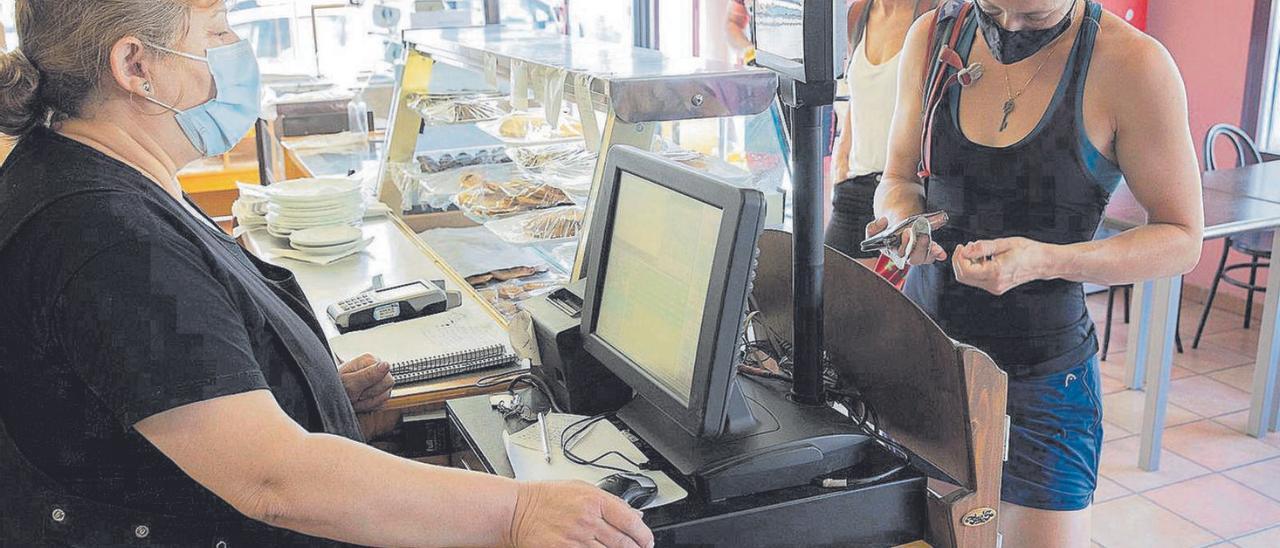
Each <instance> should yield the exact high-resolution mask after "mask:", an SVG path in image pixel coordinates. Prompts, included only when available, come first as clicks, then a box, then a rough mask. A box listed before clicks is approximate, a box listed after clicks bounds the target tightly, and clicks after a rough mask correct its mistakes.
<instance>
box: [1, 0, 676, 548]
mask: <svg viewBox="0 0 1280 548" xmlns="http://www.w3.org/2000/svg"><path fill="white" fill-rule="evenodd" d="M17 22H18V36H19V39H20V44H21V47H19V48H18V49H16V50H14V51H12V52H10V53H5V54H0V133H4V134H6V135H10V136H14V137H17V139H18V143H17V146H16V148H15V149H14V151H13V154H12V155H11V156H10V157H9V158H8V160H7V161H6V162H5V163H4V164H3V167H0V302H3V303H5V306H4V307H2V308H0V356H2V357H0V539H3V540H2V541H0V544H5V545H14V546H48V545H76V546H107V545H109V546H123V545H132V544H148V545H151V544H156V545H165V546H238V545H244V546H296V545H305V546H314V545H324V544H328V543H330V542H336V543H353V544H360V545H377V546H463V545H466V546H600V545H605V546H617V547H635V546H648V545H650V544H651V543H652V538H653V537H652V535H651V534H650V533H649V531H648V529H647V528H646V527H645V525H644V523H643V522H642V521H641V519H640V516H639V514H638V512H636V511H634V510H632V509H631V508H630V507H628V506H627V505H626V504H625V503H623V502H622V501H621V500H619V499H617V498H616V497H613V496H612V495H609V494H607V493H605V492H603V491H600V490H598V489H596V488H595V487H593V486H590V485H587V484H582V483H522V482H516V481H512V480H508V479H503V478H499V477H495V476H489V475H482V474H475V473H471V472H466V471H462V470H456V469H445V468H439V467H433V466H428V465H425V464H421V463H417V462H413V461H409V460H404V459H400V458H398V457H394V456H392V455H388V454H386V453H382V452H380V451H378V450H376V449H374V448H372V447H370V446H368V445H366V444H365V443H364V440H365V439H367V438H369V437H372V436H374V435H376V433H377V430H376V429H377V425H375V424H373V422H372V421H371V420H369V418H368V416H367V415H366V413H367V412H369V411H373V410H375V409H377V408H378V407H379V406H381V405H382V404H383V403H384V402H385V401H386V399H387V396H388V393H389V390H390V387H391V379H390V377H389V371H388V366H387V365H386V364H385V363H380V362H378V360H376V359H373V358H372V357H368V356H365V357H362V358H360V359H358V360H356V361H354V362H352V363H348V364H343V365H342V366H337V365H336V364H334V362H333V359H332V357H331V354H330V352H329V350H328V348H327V346H326V343H325V341H324V338H323V335H322V333H321V331H320V328H319V324H318V323H317V322H316V320H315V318H314V317H313V316H312V315H311V312H310V306H309V305H308V304H307V303H306V300H305V298H304V297H303V296H302V294H301V292H300V291H299V288H298V285H297V284H296V283H295V282H294V280H293V276H292V275H291V274H290V273H289V272H288V271H286V270H283V269H280V268H276V267H273V266H270V265H268V264H266V263H263V262H261V261H259V260H257V259H256V258H255V257H252V256H250V255H248V254H247V253H245V251H244V250H243V249H241V248H240V247H239V246H238V245H237V243H236V241H235V240H233V239H231V238H229V237H227V236H226V235H225V234H223V233H221V232H220V231H219V230H218V228H217V226H216V225H214V223H213V222H212V221H211V220H210V219H209V218H208V217H206V216H204V215H203V213H201V212H200V211H199V210H198V209H197V208H196V207H194V206H193V205H192V204H191V202H190V201H189V199H188V198H187V197H186V196H185V195H184V194H183V193H182V190H181V188H180V187H179V185H178V182H177V176H176V174H177V172H178V170H180V169H181V168H182V167H183V166H186V165H188V164H190V163H192V162H194V161H196V160H199V159H201V158H205V157H210V156H216V155H219V154H222V153H224V152H226V151H228V150H229V149H230V148H231V147H232V146H234V145H235V143H236V142H238V141H239V140H240V139H241V138H242V137H243V136H244V135H245V133H246V132H248V130H249V129H250V128H251V127H252V124H253V123H254V121H255V120H256V119H257V117H258V108H259V107H258V105H259V96H260V93H261V90H260V83H259V80H260V79H259V74H258V66H257V62H256V60H255V59H254V57H253V52H252V50H251V49H250V47H249V45H248V43H246V42H243V41H240V40H239V38H238V37H237V36H236V35H235V33H233V32H232V31H231V29H230V28H229V26H228V23H227V13H226V7H225V6H224V4H223V2H221V1H217V0H18V1H17Z"/></svg>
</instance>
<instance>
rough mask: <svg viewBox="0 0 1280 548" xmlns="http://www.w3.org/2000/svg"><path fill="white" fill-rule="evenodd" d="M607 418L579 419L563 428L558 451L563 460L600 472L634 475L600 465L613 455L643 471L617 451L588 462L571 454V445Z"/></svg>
mask: <svg viewBox="0 0 1280 548" xmlns="http://www.w3.org/2000/svg"><path fill="white" fill-rule="evenodd" d="M608 417H609V416H608V415H596V416H594V417H587V418H585V419H581V420H579V421H576V422H574V423H572V424H570V425H569V426H567V427H565V429H564V433H563V434H562V435H561V437H560V450H561V451H562V452H563V453H564V456H565V458H567V459H569V462H572V463H574V464H578V465H582V466H591V467H594V468H600V469H602V470H611V471H613V472H620V473H623V474H632V473H635V471H634V470H626V469H623V468H618V467H616V466H609V465H607V464H600V461H602V460H604V459H605V458H606V457H608V456H610V455H615V456H617V457H618V458H620V459H622V460H624V461H626V462H627V464H630V465H631V466H634V467H635V469H636V470H641V469H643V466H641V465H640V464H639V463H637V462H635V461H633V460H631V459H630V458H627V456H626V455H623V454H622V453H619V452H617V451H608V452H606V453H604V454H602V455H600V456H598V457H595V458H593V459H590V460H588V459H584V458H582V457H579V456H578V455H577V454H575V453H574V452H573V443H574V442H575V441H577V440H578V438H580V437H582V435H583V434H585V433H586V432H587V431H588V430H590V429H591V427H592V426H593V425H595V424H596V423H598V422H600V421H602V420H605V419H607V418H608ZM579 426H580V428H578V429H577V430H573V428H574V427H579ZM571 430H573V432H572V433H570V431H571Z"/></svg>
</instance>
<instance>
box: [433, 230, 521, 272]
mask: <svg viewBox="0 0 1280 548" xmlns="http://www.w3.org/2000/svg"><path fill="white" fill-rule="evenodd" d="M419 237H420V238H422V241H424V242H426V244H427V245H429V246H431V249H432V250H434V251H435V252H436V254H438V255H440V258H442V259H444V261H445V262H446V263H449V266H452V267H453V269H454V271H455V272H457V273H458V275H459V276H462V277H463V278H470V277H472V276H478V275H480V274H488V273H490V272H493V271H495V270H507V269H510V268H518V267H522V266H528V267H536V266H541V265H544V264H546V261H545V260H543V259H541V258H539V257H538V256H537V255H536V254H534V253H533V252H532V251H530V250H528V249H525V248H521V247H519V246H515V245H512V244H509V243H507V242H504V241H503V240H502V238H499V237H498V236H497V235H496V234H494V233H493V232H492V231H491V230H489V229H487V228H485V227H484V226H477V227H471V228H437V229H434V230H428V231H426V232H423V233H421V234H419Z"/></svg>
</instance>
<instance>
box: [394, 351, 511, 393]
mask: <svg viewBox="0 0 1280 548" xmlns="http://www.w3.org/2000/svg"><path fill="white" fill-rule="evenodd" d="M515 362H516V355H515V354H512V353H510V352H508V351H507V350H506V348H504V347H503V346H502V345H500V344H494V345H490V346H486V347H482V348H474V349H471V350H461V351H458V352H450V353H448V354H440V355H438V356H431V357H427V358H419V359H416V360H409V361H402V362H398V363H393V364H391V376H392V377H393V378H394V379H395V382H396V385H402V384H412V383H415V382H422V381H428V380H432V379H438V378H441V377H448V376H450V375H459V374H462V373H471V372H473V371H482V370H485V369H494V368H497V367H506V366H509V365H513V364H515Z"/></svg>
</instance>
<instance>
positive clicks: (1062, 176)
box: [867, 0, 1204, 547]
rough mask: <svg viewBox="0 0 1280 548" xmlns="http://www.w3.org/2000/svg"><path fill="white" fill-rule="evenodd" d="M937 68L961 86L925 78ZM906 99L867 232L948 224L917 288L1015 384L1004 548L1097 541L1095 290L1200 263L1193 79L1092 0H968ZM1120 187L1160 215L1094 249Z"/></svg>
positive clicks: (936, 22)
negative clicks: (936, 221) (913, 221)
mask: <svg viewBox="0 0 1280 548" xmlns="http://www.w3.org/2000/svg"><path fill="white" fill-rule="evenodd" d="M953 40H954V47H951V44H952V43H953ZM940 53H941V56H942V57H943V58H944V59H948V60H950V61H951V62H952V64H951V65H945V64H940V63H937V62H936V60H937V59H939V55H940ZM952 67H965V68H966V70H964V72H963V74H959V72H958V71H957V69H956V68H952ZM939 69H940V70H944V71H945V72H942V73H941V76H942V78H941V81H944V82H948V83H955V82H959V83H957V84H955V85H945V86H937V87H935V86H933V85H927V84H930V83H931V82H934V81H935V80H934V78H933V77H934V75H935V73H936V72H937V70H939ZM900 89H901V92H900V93H899V100H898V104H897V109H896V113H895V115H894V121H893V128H892V131H891V135H890V145H889V159H888V163H887V167H886V170H885V175H884V180H883V182H882V183H881V185H880V188H879V189H878V190H877V194H876V212H877V214H878V215H879V216H880V218H879V219H878V220H877V221H875V222H874V223H872V224H871V225H870V226H868V227H867V233H868V234H874V233H878V232H879V231H880V230H882V229H884V228H885V227H886V226H888V225H889V224H891V223H896V222H897V221H899V220H901V219H904V218H906V217H908V216H911V215H915V214H918V213H922V212H932V211H937V210H945V211H946V212H947V213H948V214H949V215H950V224H949V225H948V226H947V227H945V228H943V229H941V230H939V231H936V232H935V233H934V234H933V241H925V242H917V244H916V246H915V247H914V249H915V250H916V252H915V253H914V255H913V256H912V257H910V261H909V262H910V264H911V265H913V266H912V268H911V270H910V273H909V274H908V277H907V282H906V288H905V291H906V293H907V295H908V296H909V297H910V298H911V299H912V300H913V301H915V302H916V303H917V304H918V305H919V306H920V307H921V308H922V309H924V310H925V312H927V313H928V314H929V315H930V316H931V317H932V318H934V319H935V320H936V321H937V322H938V324H939V325H940V326H941V327H942V328H943V329H944V330H945V331H946V332H947V333H948V334H949V335H950V336H952V337H953V338H955V339H957V340H959V341H961V342H964V343H968V344H972V345H974V346H976V347H978V348H980V349H982V350H984V351H986V352H987V353H988V354H990V355H991V357H992V358H993V359H994V360H995V361H996V363H997V364H999V365H1000V366H1001V367H1002V368H1003V369H1004V370H1005V371H1006V372H1007V373H1008V375H1009V400H1008V413H1009V415H1010V418H1011V419H1012V425H1011V431H1010V433H1009V459H1008V461H1007V462H1006V463H1005V468H1004V476H1003V487H1002V499H1003V504H1002V505H1001V512H1000V513H999V520H1000V528H1001V530H1002V532H1003V534H1004V545H1005V546H1036V547H1045V546H1064V547H1066V546H1071V547H1076V546H1088V545H1089V529H1090V521H1089V510H1088V508H1089V506H1090V504H1091V503H1092V499H1093V492H1094V489H1095V488H1096V486H1097V476H1098V459H1099V454H1100V451H1101V449H1102V409H1101V406H1100V401H1101V394H1100V388H1099V373H1098V361H1097V358H1096V353H1097V348H1098V343H1097V338H1096V335H1095V333H1094V324H1093V322H1092V320H1091V319H1090V318H1089V314H1088V311H1087V309H1086V307H1085V300H1084V291H1083V288H1082V284H1083V283H1085V282H1091V283H1096V284H1102V285H1116V284H1123V283H1133V282H1137V281H1140V280H1145V279H1151V278H1159V277H1169V276H1177V275H1179V274H1182V273H1185V272H1187V271H1189V270H1191V268H1192V267H1194V266H1195V264H1196V262H1197V261H1198V260H1199V256H1200V248H1201V233H1202V231H1203V229H1204V215H1203V211H1202V205H1201V201H1200V176H1199V169H1198V164H1197V161H1196V156H1195V151H1194V148H1193V145H1192V140H1191V134H1190V130H1189V128H1188V125H1187V106H1186V94H1185V90H1184V87H1183V84H1182V80H1181V77H1180V75H1179V74H1178V69H1177V67H1176V66H1175V65H1174V63H1173V60H1172V59H1171V58H1170V56H1169V54H1168V52H1167V51H1166V50H1165V49H1164V47H1163V46H1161V45H1160V44H1159V43H1158V42H1156V41H1155V40H1154V39H1152V38H1150V37H1148V36H1146V35H1144V34H1142V33H1141V32H1139V31H1137V30H1136V29H1134V28H1132V27H1130V26H1129V25H1128V24H1126V23H1125V22H1124V21H1122V20H1121V19H1119V18H1117V17H1115V16H1114V15H1111V14H1109V13H1104V12H1103V11H1102V9H1101V7H1100V6H1099V5H1098V4H1096V3H1095V2H1094V1H1093V0H972V1H960V0H953V1H948V2H944V3H943V4H942V5H940V7H939V8H938V9H937V10H935V11H934V12H933V13H930V14H928V15H926V16H924V17H922V18H921V19H920V21H919V22H917V24H916V25H915V26H914V27H913V28H912V30H911V31H910V33H909V34H908V36H907V41H906V46H905V47H904V50H903V64H902V69H901V72H900ZM935 89H940V90H941V92H937V91H934V90H935ZM1122 178H1123V180H1124V181H1126V182H1127V184H1128V186H1129V188H1130V190H1131V191H1132V192H1133V195H1134V197H1135V198H1136V199H1137V201H1138V202H1139V203H1141V204H1142V206H1143V207H1145V208H1146V210H1147V213H1148V216H1149V219H1150V222H1149V224H1148V225H1146V226H1144V227H1141V228H1138V229H1135V230H1131V231H1128V232H1125V233H1123V234H1121V235H1119V236H1116V237H1113V238H1109V239H1106V240H1101V241H1093V239H1092V238H1093V235H1094V232H1095V230H1096V229H1097V228H1098V225H1099V223H1100V221H1101V219H1102V214H1103V209H1104V208H1105V206H1106V204H1107V201H1108V199H1109V198H1110V196H1111V193H1112V192H1113V191H1114V190H1115V189H1116V188H1117V186H1118V185H1119V184H1120V182H1121V179H1122Z"/></svg>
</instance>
